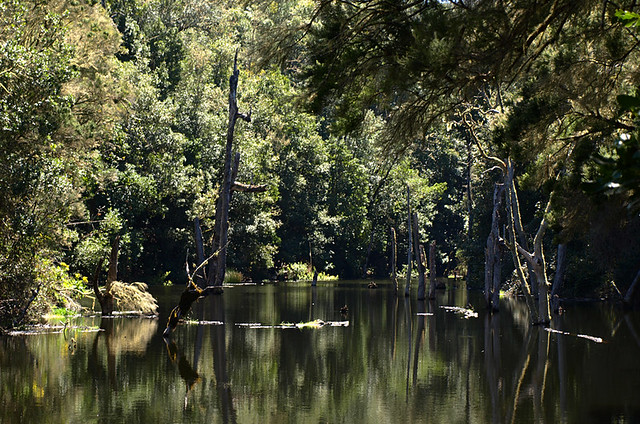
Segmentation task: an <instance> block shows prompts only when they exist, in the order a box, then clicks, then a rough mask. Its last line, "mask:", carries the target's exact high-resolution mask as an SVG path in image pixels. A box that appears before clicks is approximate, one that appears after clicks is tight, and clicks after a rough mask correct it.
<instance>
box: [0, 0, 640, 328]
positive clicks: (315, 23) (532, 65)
mask: <svg viewBox="0 0 640 424" xmlns="http://www.w3.org/2000/svg"><path fill="white" fill-rule="evenodd" d="M623 3H624V2H623ZM629 3H631V2H629ZM634 5H635V3H632V4H620V5H618V6H617V7H622V8H624V7H627V8H628V9H629V11H628V12H622V11H619V12H617V13H616V9H615V8H614V6H613V5H612V4H610V3H606V2H605V4H604V5H603V4H602V2H599V1H595V0H594V1H586V2H579V4H576V3H575V2H572V1H568V0H565V1H542V2H539V4H538V5H537V6H536V7H531V5H530V2H526V1H519V0H514V1H510V2H498V3H496V2H491V1H477V2H463V1H455V2H453V1H452V2H440V1H425V2H396V3H389V2H386V1H368V2H354V3H350V2H332V1H326V2H319V3H313V2H308V1H287V2H258V3H257V4H252V3H249V2H242V1H240V2H227V3H224V4H222V3H209V2H206V3H204V4H201V2H196V1H194V0H151V1H141V0H106V1H104V2H101V3H98V2H94V1H91V0H81V1H75V2H67V1H65V0H48V1H44V2H32V1H28V0H0V123H1V125H0V168H1V170H0V171H1V172H0V191H1V193H0V219H1V224H0V225H1V226H0V302H1V303H0V315H2V317H3V318H2V319H3V325H4V324H6V323H7V320H9V321H11V320H14V319H15V317H16V316H18V315H19V314H20V312H21V311H22V310H23V309H24V308H25V307H26V306H28V305H29V299H30V298H31V297H32V294H34V293H35V290H37V289H38V288H42V287H44V288H45V289H47V288H48V287H53V286H55V285H56V284H59V282H58V281H56V278H55V277H51V278H43V276H47V275H48V276H54V275H57V274H56V273H55V272H50V271H46V272H45V271H43V269H45V268H52V267H59V264H60V263H62V261H64V262H65V263H68V264H69V266H70V272H71V273H72V274H71V275H75V274H76V273H78V274H79V275H85V276H89V275H92V274H93V272H94V269H95V266H96V264H97V263H98V261H99V259H100V258H102V257H104V256H106V255H108V252H109V249H110V247H109V246H110V241H111V240H112V238H113V237H114V236H115V235H120V237H121V241H122V242H121V247H122V251H121V256H120V269H119V273H120V278H121V279H123V280H125V281H134V280H138V281H147V282H150V283H167V282H168V281H174V282H182V281H184V280H185V279H186V275H185V260H186V261H188V262H193V261H194V251H195V249H194V247H193V246H194V237H193V219H194V218H196V217H197V218H199V219H200V220H201V221H202V222H203V228H204V232H205V239H206V240H210V239H211V237H212V234H211V229H212V228H213V219H214V215H215V204H216V198H217V193H218V187H219V184H220V182H221V174H222V161H223V154H224V152H223V146H224V142H225V134H226V126H227V117H228V115H227V96H228V93H227V89H228V82H227V81H228V77H229V74H230V69H231V66H232V63H233V57H234V53H235V52H236V51H238V52H239V60H240V63H239V69H240V84H239V91H238V103H239V105H240V108H241V109H242V110H248V109H251V110H252V118H253V119H252V122H251V123H244V122H243V123H241V124H239V125H238V127H237V131H236V141H235V146H236V149H237V151H239V152H240V153H241V164H240V171H239V176H238V180H239V181H243V182H246V183H253V184H267V187H268V189H267V191H266V192H264V193H242V192H237V193H234V195H233V199H232V204H231V215H230V221H231V227H230V244H229V255H228V263H229V267H230V268H231V269H233V270H236V272H239V273H240V274H241V275H243V276H244V278H249V279H253V280H262V279H273V278H277V276H278V275H284V274H286V273H283V272H282V270H286V269H291V266H293V264H300V263H304V264H307V266H308V272H309V271H310V270H311V269H313V268H315V269H317V270H319V271H323V272H326V273H329V274H335V275H340V276H341V277H348V278H353V277H360V276H362V275H363V273H365V272H367V273H369V274H372V275H376V276H387V275H388V274H389V263H390V259H389V252H390V237H389V229H390V228H391V227H393V228H395V229H396V230H397V232H398V242H399V252H402V251H403V249H406V244H407V228H406V210H407V199H406V190H407V187H409V189H410V193H411V196H410V199H409V201H410V204H411V208H412V210H414V211H416V212H417V213H418V217H419V221H420V229H419V230H420V233H421V238H422V240H423V241H424V242H428V241H431V240H435V241H436V242H437V246H438V258H437V262H438V268H437V269H438V271H439V273H441V274H444V273H450V272H453V271H454V270H456V271H464V269H466V268H467V267H469V269H470V273H469V277H471V278H478V276H479V275H480V274H481V271H482V262H483V258H484V256H483V245H484V240H486V236H487V234H488V231H489V229H488V226H489V223H490V213H491V196H492V194H491V193H492V190H493V183H494V181H498V180H499V176H498V173H497V172H496V171H493V170H490V169H491V167H492V166H493V164H492V163H491V161H490V160H487V159H486V157H487V156H489V155H495V156H498V157H502V158H505V157H507V156H509V157H512V158H513V160H514V161H515V162H516V166H517V175H518V184H519V186H520V188H521V190H522V191H523V192H522V196H521V202H522V210H523V219H524V220H525V221H526V222H525V227H529V228H534V227H535V226H536V225H537V224H538V223H539V221H540V212H541V208H542V206H541V205H543V204H544V203H545V202H546V199H548V197H549V194H550V193H551V192H553V193H554V204H553V210H552V214H553V219H552V229H553V231H552V233H551V234H550V235H549V236H548V240H547V245H548V252H552V251H553V247H554V246H555V244H557V243H558V242H565V243H569V244H570V246H572V247H571V249H572V251H573V252H574V253H573V255H572V256H571V257H572V258H573V259H571V260H572V262H571V264H570V266H569V275H568V277H567V288H568V290H569V291H570V292H571V293H572V294H576V295H578V294H585V293H587V292H593V291H594V290H596V289H599V288H600V287H601V284H603V283H605V282H606V281H607V280H610V279H615V280H616V282H617V284H618V285H619V286H622V287H624V286H625V284H628V281H630V276H631V275H632V274H634V273H635V272H636V270H634V269H633V268H634V266H637V255H638V253H640V252H638V249H639V248H640V247H638V245H637V242H636V240H637V239H638V235H639V234H638V227H640V225H639V224H638V215H637V209H638V206H637V205H638V192H639V190H638V176H637V168H638V166H637V165H638V147H637V143H638V139H639V137H638V134H637V124H638V120H637V116H638V115H637V112H638V98H637V97H635V90H636V89H637V87H640V73H639V71H640V70H639V69H638V65H637V64H638V63H640V61H639V60H638V59H640V58H639V53H640V50H639V49H638V46H637V30H636V28H635V27H636V26H637V22H638V15H637V13H635V12H634V11H633V7H634ZM585 188H586V190H583V189H585ZM602 200H604V201H602ZM620 235H624V237H619V236H620ZM610 237H615V243H614V244H613V248H612V245H611V244H610V243H608V242H607V240H609V238H610ZM604 251H606V253H607V254H606V255H605V256H603V252H604ZM399 256H400V257H402V255H399ZM548 262H550V263H551V265H553V260H549V261H548ZM594 265H595V266H594ZM105 266H106V265H105ZM296 266H298V267H299V265H296ZM505 266H506V267H507V268H508V265H505ZM587 268H588V269H591V270H594V272H593V273H585V272H584V270H585V269H587ZM240 274H236V275H240ZM43 292H50V290H44V291H43ZM40 297H42V296H40ZM44 303H46V302H43V304H44Z"/></svg>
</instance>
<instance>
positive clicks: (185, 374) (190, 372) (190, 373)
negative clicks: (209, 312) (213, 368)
mask: <svg viewBox="0 0 640 424" xmlns="http://www.w3.org/2000/svg"><path fill="white" fill-rule="evenodd" d="M164 342H165V344H166V346H167V353H168V354H169V359H170V360H171V362H172V363H174V364H175V363H176V361H177V362H178V373H179V374H180V377H182V379H183V380H184V382H185V383H186V385H187V393H186V394H185V404H186V402H187V399H186V396H187V395H188V394H189V391H190V390H191V389H193V386H195V385H196V383H198V381H200V374H198V372H197V371H196V370H195V369H193V367H192V366H191V364H190V363H189V361H188V360H187V358H186V356H185V355H184V354H182V353H179V351H178V346H176V343H175V342H174V341H173V340H169V339H166V338H165V339H164Z"/></svg>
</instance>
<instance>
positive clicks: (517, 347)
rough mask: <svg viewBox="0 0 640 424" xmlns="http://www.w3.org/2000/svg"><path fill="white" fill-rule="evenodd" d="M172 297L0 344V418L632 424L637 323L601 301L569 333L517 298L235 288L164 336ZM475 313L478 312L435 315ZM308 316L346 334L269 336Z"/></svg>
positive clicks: (637, 412)
mask: <svg viewBox="0 0 640 424" xmlns="http://www.w3.org/2000/svg"><path fill="white" fill-rule="evenodd" d="M180 291H181V288H179V287H177V288H168V289H167V288H156V289H155V291H154V295H156V297H157V298H158V299H159V304H160V307H161V309H160V318H159V319H143V318H115V319H101V318H99V317H95V318H78V319H74V320H73V322H72V323H71V324H72V325H74V326H95V327H100V328H101V329H102V331H99V332H84V331H81V330H80V329H77V328H69V329H67V330H65V331H63V332H60V333H57V334H40V335H24V336H13V337H3V338H0V422H2V423H119V422H122V423H181V422H185V423H187V422H188V423H200V422H213V423H227V422H231V423H235V422H237V423H376V424H380V423H412V422H430V423H490V422H495V423H503V422H509V423H511V422H516V423H528V422H548V423H556V422H567V423H583V422H587V423H588V422H593V423H607V422H616V423H617V422H623V423H624V422H639V421H640V338H639V336H638V330H640V316H638V315H637V314H631V313H627V314H623V313H622V312H621V311H619V310H617V309H615V308H613V307H611V306H610V305H606V304H578V305H571V306H567V308H566V312H565V314H564V315H562V316H561V317H558V318H557V319H555V323H554V328H555V329H556V330H557V331H562V332H563V333H564V334H563V333H559V332H549V331H546V330H545V329H542V328H539V327H530V326H529V325H528V321H527V320H528V318H527V312H526V309H525V308H524V305H523V304H522V303H519V302H517V301H511V300H507V299H505V300H503V303H502V309H501V311H500V312H499V313H498V314H494V315H489V314H488V313H486V312H485V311H484V310H483V309H481V308H480V305H481V304H482V303H481V296H480V293H474V292H467V291H466V290H464V289H463V288H461V287H459V288H457V289H452V288H449V289H447V290H446V291H441V292H440V293H439V294H438V298H437V300H436V301H435V302H426V303H425V302H418V301H416V300H415V295H414V296H412V298H410V299H406V298H404V297H399V298H398V297H396V296H394V295H393V293H392V291H391V290H390V286H389V285H388V284H380V283H379V288H378V289H368V288H367V284H366V282H349V283H326V284H322V283H319V285H318V287H315V288H312V287H309V285H308V284H287V285H284V284H281V285H264V286H235V287H229V288H226V289H225V292H224V294H223V295H222V296H211V297H210V298H207V299H204V300H202V301H200V302H199V303H198V304H197V305H195V308H194V310H193V311H192V314H191V318H192V320H193V322H191V323H189V324H185V325H180V326H179V327H178V328H177V330H176V332H175V333H174V336H173V338H172V340H171V341H170V342H166V341H165V340H163V338H162V330H163V328H164V324H165V320H166V317H167V315H168V313H169V310H170V309H171V308H172V307H173V306H174V305H175V304H176V302H177V300H178V299H179V294H180ZM469 304H471V305H476V309H477V312H478V317H468V318H465V317H463V316H462V315H460V314H458V313H456V312H455V311H452V310H447V309H444V308H442V307H441V306H447V305H448V306H462V307H464V306H467V305H469ZM345 305H346V306H347V307H348V313H347V314H346V315H344V314H342V313H341V311H340V309H341V308H342V307H343V306H345ZM315 319H321V320H323V321H348V326H336V327H331V326H324V327H322V328H317V329H298V328H293V329H291V328H277V326H278V325H279V324H281V323H299V322H307V321H312V320H315ZM197 321H199V322H200V324H198V323H197ZM255 323H260V324H262V326H261V327H260V328H254V327H253V326H249V325H246V324H255ZM274 326H275V327H274ZM582 335H585V336H589V337H590V338H585V337H582ZM598 339H602V343H600V342H599V340H598Z"/></svg>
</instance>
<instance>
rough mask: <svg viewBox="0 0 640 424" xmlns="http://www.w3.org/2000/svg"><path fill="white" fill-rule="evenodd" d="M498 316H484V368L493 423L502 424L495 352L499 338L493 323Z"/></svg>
mask: <svg viewBox="0 0 640 424" xmlns="http://www.w3.org/2000/svg"><path fill="white" fill-rule="evenodd" d="M497 319H498V316H497V315H492V314H485V316H484V367H485V369H486V371H487V380H488V382H489V393H490V396H491V422H492V423H498V422H501V419H500V411H499V405H498V372H497V370H498V369H499V367H498V366H497V365H498V364H497V360H496V354H495V352H494V346H495V345H494V342H495V339H496V338H497V337H498V335H497V334H495V333H494V329H493V325H492V324H493V321H494V320H495V321H497Z"/></svg>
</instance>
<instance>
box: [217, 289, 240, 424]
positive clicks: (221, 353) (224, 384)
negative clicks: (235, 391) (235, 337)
mask: <svg viewBox="0 0 640 424" xmlns="http://www.w3.org/2000/svg"><path fill="white" fill-rule="evenodd" d="M211 306H212V308H213V311H214V319H215V320H216V321H220V322H223V323H224V322H225V319H224V302H223V299H222V297H220V296H213V297H212V299H211ZM225 325H226V324H222V325H214V326H212V327H211V331H212V333H213V334H212V339H213V343H214V346H213V370H214V374H215V376H216V390H217V392H218V400H219V401H220V411H221V412H222V422H224V423H235V422H237V417H236V411H235V409H234V407H233V396H232V395H231V384H230V383H229V375H228V371H227V346H226V337H225Z"/></svg>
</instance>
